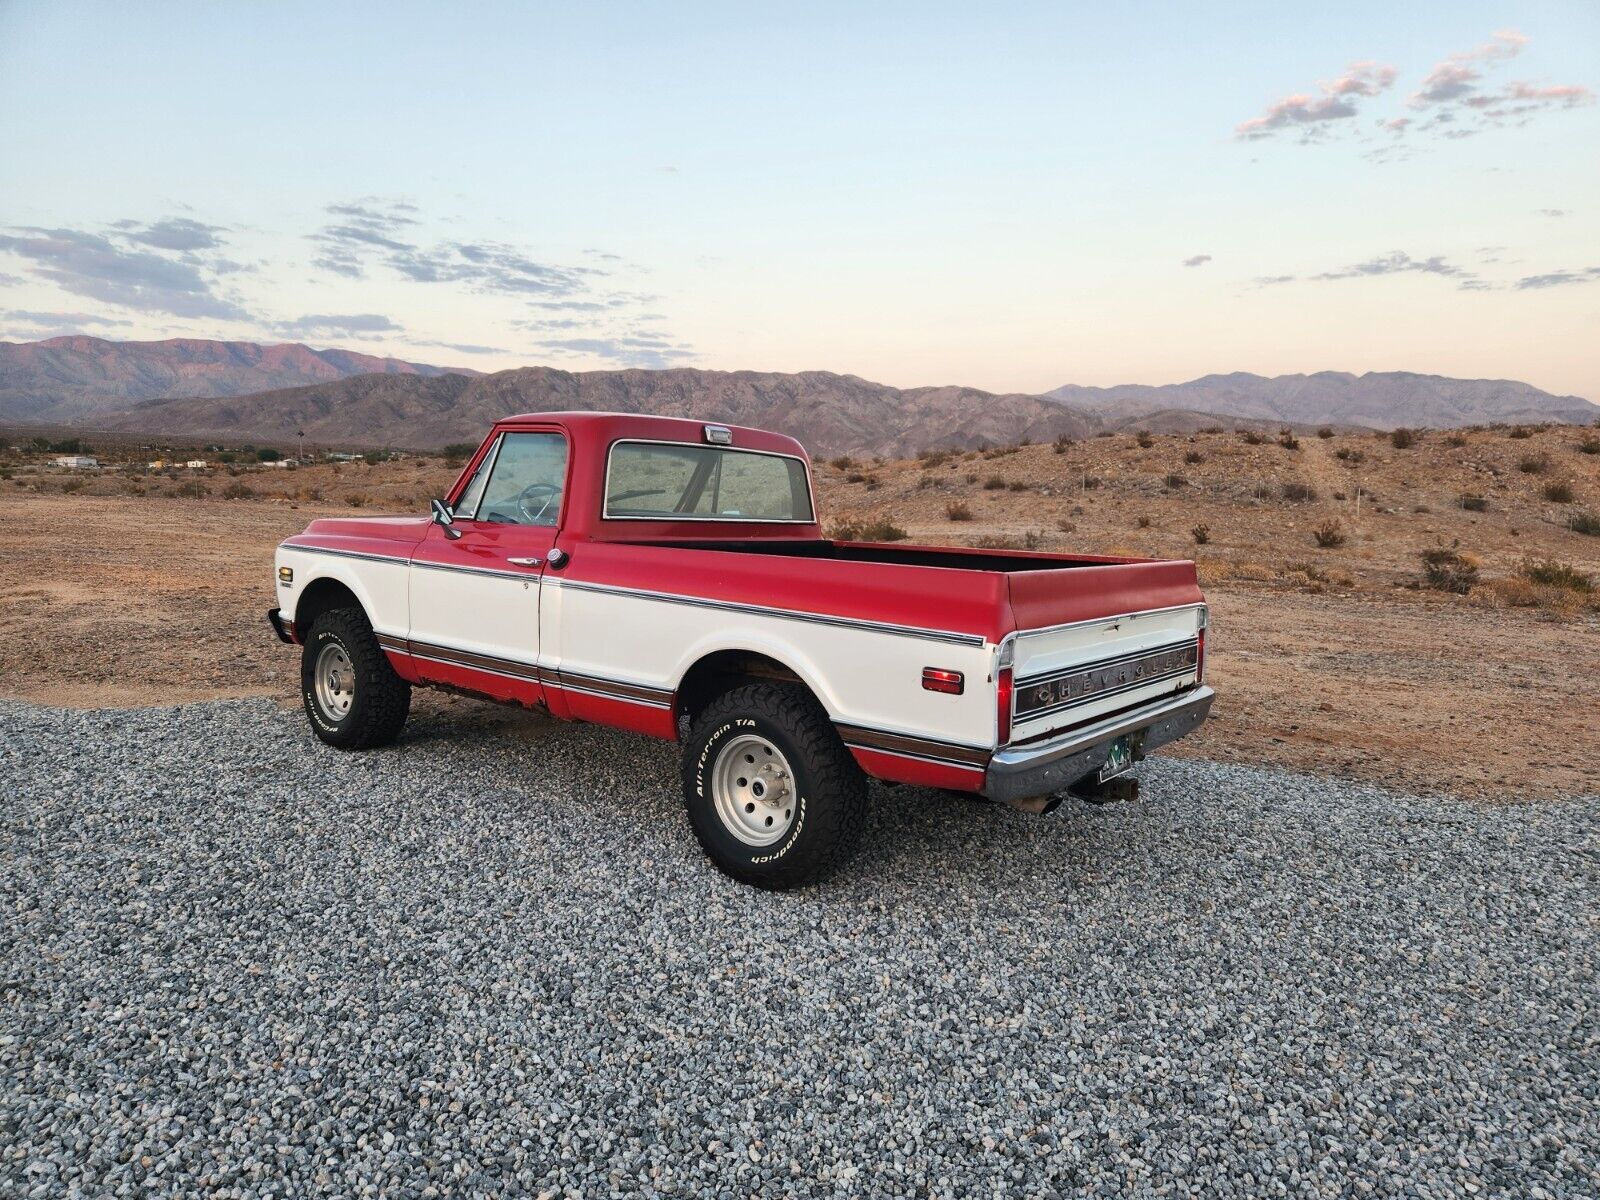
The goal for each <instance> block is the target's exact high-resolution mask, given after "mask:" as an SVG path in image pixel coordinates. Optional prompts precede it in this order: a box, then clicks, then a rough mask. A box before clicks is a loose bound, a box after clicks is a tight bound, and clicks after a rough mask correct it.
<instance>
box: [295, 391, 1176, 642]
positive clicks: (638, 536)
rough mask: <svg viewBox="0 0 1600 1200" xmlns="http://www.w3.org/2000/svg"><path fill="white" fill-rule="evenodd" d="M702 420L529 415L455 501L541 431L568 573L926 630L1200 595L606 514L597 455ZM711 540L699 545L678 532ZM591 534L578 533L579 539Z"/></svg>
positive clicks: (1166, 585)
mask: <svg viewBox="0 0 1600 1200" xmlns="http://www.w3.org/2000/svg"><path fill="white" fill-rule="evenodd" d="M722 428H726V429H728V430H729V431H730V434H731V438H732V441H731V443H730V444H731V447H732V448H733V449H736V450H757V451H764V452H767V453H775V454H784V455H789V456H792V457H795V458H798V459H800V460H802V461H804V462H805V463H806V464H807V467H808V470H809V466H810V460H809V458H808V456H807V455H806V452H805V449H804V448H803V447H802V446H801V445H800V443H799V442H797V441H795V440H794V439H793V438H790V437H785V436H783V435H781V434H776V433H769V432H766V431H764V430H759V429H749V428H744V427H741V426H736V425H735V426H722ZM705 429H706V423H703V422H700V421H691V420H685V419H680V418H675V417H651V416H637V415H628V414H621V413H604V412H554V413H525V414H522V415H519V416H514V417H507V418H506V419H504V420H502V421H500V422H499V423H498V424H496V425H495V427H494V428H493V429H492V430H490V431H489V434H488V436H487V437H485V438H484V441H483V444H482V445H481V446H480V447H479V448H478V451H477V453H476V454H474V455H473V457H472V460H471V461H470V462H469V463H468V464H467V465H466V467H465V468H464V469H463V470H462V472H461V475H460V476H459V478H458V479H457V480H456V482H455V484H454V485H453V486H452V487H451V489H450V492H449V495H448V497H447V502H448V503H451V504H454V503H455V502H456V501H457V500H458V498H459V497H460V495H461V492H462V491H463V489H464V488H465V487H466V485H467V482H468V480H470V479H471V477H472V473H473V472H474V471H475V470H476V469H477V466H478V463H479V461H480V460H481V459H482V458H483V456H484V455H485V454H486V453H487V451H488V449H489V447H490V446H491V445H492V444H493V442H494V439H495V437H497V436H498V435H499V434H501V433H503V432H507V431H511V430H551V431H557V432H560V433H562V434H564V435H565V437H566V439H567V442H568V456H567V481H566V487H565V490H564V497H565V499H564V503H563V508H562V512H561V519H560V525H559V527H558V528H557V529H555V530H554V531H553V540H554V544H555V545H556V546H557V547H559V548H560V549H562V550H563V551H565V552H566V554H567V555H568V556H569V557H570V559H571V562H570V565H569V566H567V567H566V568H564V570H563V573H564V575H565V576H567V577H569V578H571V579H573V580H574V581H579V580H587V581H590V582H594V583H599V584H609V585H612V586H622V587H630V588H637V589H640V590H646V591H657V592H668V593H674V594H678V595H689V596H695V597H703V598H708V599H715V600H722V601H728V602H734V603H743V604H759V605H766V606H771V607H776V608H785V609H792V610H795V611H798V612H805V613H820V614H828V615H834V616H839V617H843V618H847V619H853V620H857V621H861V620H866V621H876V622H883V623H887V624H894V625H903V626H912V627H916V628H922V629H935V630H947V631H953V632H959V633H965V634H977V635H980V636H982V637H983V638H984V639H985V640H987V641H991V642H998V641H999V640H1000V639H1001V638H1003V637H1005V635H1006V634H1008V633H1011V632H1013V631H1015V630H1019V629H1024V630H1026V629H1039V628H1045V627H1048V626H1052V625H1057V624H1064V623H1068V622H1074V621H1080V620H1089V619H1094V618H1098V617H1102V616H1117V615H1121V614H1124V613H1128V612H1133V611H1139V610H1144V609H1152V608H1165V607H1172V606H1176V605H1181V604H1191V603H1199V602H1200V601H1201V600H1202V596H1201V593H1200V589H1199V586H1198V583H1197V581H1196V577H1195V567H1194V564H1193V563H1192V562H1187V561H1174V562H1150V561H1143V560H1134V559H1119V558H1104V557H1099V556H1092V555H1066V554H1042V553H1036V552H1028V553H1027V554H1016V553H1011V552H1004V551H981V550H969V549H961V550H955V549H946V548H940V547H918V546H905V545H896V546H893V547H886V546H879V547H852V546H849V545H848V544H843V543H841V544H839V546H838V549H839V550H840V551H842V553H838V554H834V555H818V554H805V555H802V554H801V553H800V550H801V548H800V547H799V546H796V547H795V550H794V553H793V555H791V554H790V553H786V552H785V551H784V548H783V547H782V546H781V545H778V546H772V547H771V548H770V549H769V550H767V551H766V552H763V553H759V554H757V553H745V554H741V553H738V547H737V546H736V545H730V544H729V543H738V542H744V543H753V542H764V543H769V544H771V543H780V544H781V543H811V544H813V545H815V544H818V543H821V541H822V530H821V527H820V525H819V524H818V523H817V522H816V521H810V522H790V523H774V522H758V521H738V520H703V519H701V520H682V521H677V520H670V519H669V520H630V519H608V518H606V517H604V516H603V515H602V512H603V500H604V490H605V475H606V464H607V457H608V455H609V453H610V449H611V447H612V446H613V445H614V444H615V443H616V442H617V441H619V440H625V439H637V440H645V441H662V442H684V443H689V444H692V445H702V444H705V442H706V436H705ZM430 526H431V522H430V521H429V519H428V518H427V517H382V518H374V517H359V518H327V519H323V520H318V521H314V522H312V523H311V525H310V526H309V527H308V528H307V529H306V531H305V533H303V534H301V535H299V536H298V537H296V538H294V539H291V544H300V545H303V546H319V547H322V548H325V549H329V550H338V551H343V552H346V553H354V554H374V555H379V556H383V557H394V558H402V559H409V558H411V557H412V555H413V554H414V553H416V552H417V548H418V546H419V545H420V544H421V543H422V542H423V541H424V539H425V538H426V537H427V535H428V532H429V529H430ZM695 542H699V543H720V545H714V546H713V545H707V546H706V547H705V549H703V550H702V549H696V548H693V547H689V546H685V545H684V544H685V543H695ZM652 543H654V544H652ZM586 544H587V545H586Z"/></svg>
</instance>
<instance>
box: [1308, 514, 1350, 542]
mask: <svg viewBox="0 0 1600 1200" xmlns="http://www.w3.org/2000/svg"><path fill="white" fill-rule="evenodd" d="M1311 537H1312V539H1313V540H1314V541H1315V542H1316V543H1317V546H1318V547H1319V548H1321V549H1323V550H1334V549H1337V548H1338V547H1340V546H1342V545H1344V543H1345V536H1344V526H1343V525H1341V524H1340V523H1339V518H1338V517H1334V518H1333V519H1332V520H1329V521H1324V522H1323V523H1322V524H1321V525H1318V526H1317V527H1316V528H1315V529H1313V530H1312V531H1311Z"/></svg>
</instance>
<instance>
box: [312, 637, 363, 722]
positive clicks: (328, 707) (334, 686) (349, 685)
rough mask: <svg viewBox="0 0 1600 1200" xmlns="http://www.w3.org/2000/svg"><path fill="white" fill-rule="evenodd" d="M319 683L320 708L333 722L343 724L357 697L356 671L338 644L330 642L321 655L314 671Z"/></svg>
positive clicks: (317, 692)
mask: <svg viewBox="0 0 1600 1200" xmlns="http://www.w3.org/2000/svg"><path fill="white" fill-rule="evenodd" d="M312 675H313V678H314V680H315V683H316V687H315V689H314V690H315V692H316V696H317V708H319V709H320V710H321V711H322V715H323V716H325V717H327V718H328V720H330V721H342V720H344V719H345V717H346V716H347V715H349V712H350V705H352V704H353V703H355V698H356V669H355V664H354V663H352V662H351V661H350V656H349V655H348V654H347V653H345V649H344V647H343V646H341V645H339V643H338V642H329V643H328V644H327V645H326V646H324V647H323V648H322V649H321V651H320V652H318V654H317V665H316V668H315V670H314V671H313V672H312Z"/></svg>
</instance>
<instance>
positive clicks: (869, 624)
mask: <svg viewBox="0 0 1600 1200" xmlns="http://www.w3.org/2000/svg"><path fill="white" fill-rule="evenodd" d="M544 585H545V586H546V587H559V588H569V589H571V590H572V591H575V592H596V593H599V594H602V595H615V596H633V597H635V598H637V599H640V600H654V601H656V602H658V603H661V604H687V605H690V606H691V607H694V608H710V609H715V610H717V611H719V612H736V613H746V614H749V615H751V616H759V617H780V618H782V619H784V620H787V621H806V622H808V623H810V624H813V625H828V626H832V627H834V628H836V629H866V630H871V631H872V632H874V633H889V634H894V635H896V636H898V637H912V638H922V639H924V640H927V641H937V642H950V643H952V644H954V645H957V646H982V645H984V643H985V639H984V637H983V635H982V634H979V633H957V632H955V631H954V630H949V629H923V628H919V627H917V626H915V625H894V624H890V623H888V622H885V621H868V620H862V619H858V618H855V617H834V616H828V615H827V614H825V613H808V612H800V611H798V610H797V609H792V608H772V607H769V606H767V605H764V604H744V603H741V602H739V601H736V600H710V599H704V598H702V597H699V596H684V595H680V594H678V593H676V592H655V591H650V590H648V589H645V588H630V587H623V586H622V585H620V584H614V583H589V582H587V581H583V580H575V579H558V578H552V577H551V576H548V575H547V576H545V577H544Z"/></svg>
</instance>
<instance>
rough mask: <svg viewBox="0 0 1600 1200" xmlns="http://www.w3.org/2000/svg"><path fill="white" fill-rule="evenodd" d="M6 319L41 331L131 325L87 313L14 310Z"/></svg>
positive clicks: (115, 318) (119, 319)
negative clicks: (35, 327)
mask: <svg viewBox="0 0 1600 1200" xmlns="http://www.w3.org/2000/svg"><path fill="white" fill-rule="evenodd" d="M5 319H6V321H7V322H8V323H11V324H20V325H34V326H37V327H38V328H40V329H83V328H85V327H86V326H99V327H101V328H108V327H110V326H114V325H131V324H133V322H132V321H125V320H123V319H122V318H120V317H107V316H102V315H101V314H99V313H86V312H27V311H24V310H22V309H12V310H11V311H10V312H8V313H6V315H5Z"/></svg>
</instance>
